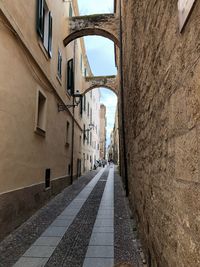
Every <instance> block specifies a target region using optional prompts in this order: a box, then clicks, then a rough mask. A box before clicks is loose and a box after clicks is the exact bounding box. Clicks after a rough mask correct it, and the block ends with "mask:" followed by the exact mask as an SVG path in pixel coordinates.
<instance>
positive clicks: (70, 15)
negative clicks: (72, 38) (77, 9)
mask: <svg viewBox="0 0 200 267" xmlns="http://www.w3.org/2000/svg"><path fill="white" fill-rule="evenodd" d="M72 15H73V10H72V4H71V3H70V5H69V17H72Z"/></svg>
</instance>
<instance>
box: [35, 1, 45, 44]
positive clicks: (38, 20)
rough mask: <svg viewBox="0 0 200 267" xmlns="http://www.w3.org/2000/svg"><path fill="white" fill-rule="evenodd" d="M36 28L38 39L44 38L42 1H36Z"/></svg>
mask: <svg viewBox="0 0 200 267" xmlns="http://www.w3.org/2000/svg"><path fill="white" fill-rule="evenodd" d="M36 16H37V17H36V23H37V24H36V28H37V33H38V34H39V36H40V38H42V40H43V38H44V23H43V17H44V0H37V14H36Z"/></svg>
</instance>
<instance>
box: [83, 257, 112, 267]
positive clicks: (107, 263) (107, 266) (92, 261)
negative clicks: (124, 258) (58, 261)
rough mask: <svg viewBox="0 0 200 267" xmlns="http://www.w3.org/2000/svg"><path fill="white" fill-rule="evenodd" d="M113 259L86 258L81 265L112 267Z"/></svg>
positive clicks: (86, 266) (85, 266)
mask: <svg viewBox="0 0 200 267" xmlns="http://www.w3.org/2000/svg"><path fill="white" fill-rule="evenodd" d="M113 265H114V259H107V258H86V259H85V261H84V264H83V267H113Z"/></svg>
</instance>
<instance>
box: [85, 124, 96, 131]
mask: <svg viewBox="0 0 200 267" xmlns="http://www.w3.org/2000/svg"><path fill="white" fill-rule="evenodd" d="M93 128H94V124H93V123H90V124H89V125H88V128H87V129H85V130H83V132H84V133H85V132H90V131H91V130H92V129H93Z"/></svg>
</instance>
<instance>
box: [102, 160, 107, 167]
mask: <svg viewBox="0 0 200 267" xmlns="http://www.w3.org/2000/svg"><path fill="white" fill-rule="evenodd" d="M106 164H107V161H106V160H105V159H103V160H102V165H103V168H104V167H105V166H106Z"/></svg>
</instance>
